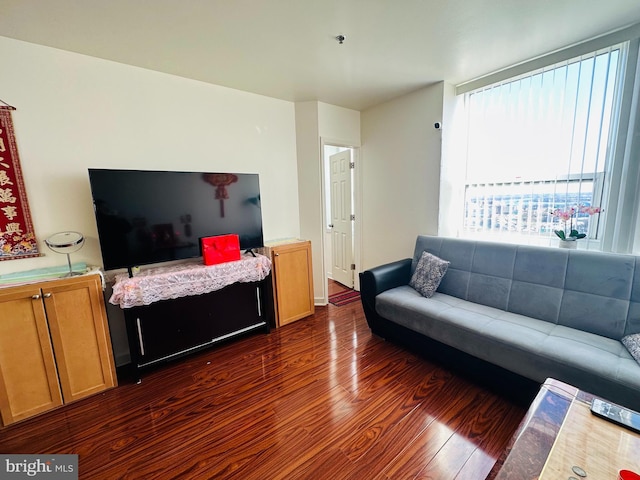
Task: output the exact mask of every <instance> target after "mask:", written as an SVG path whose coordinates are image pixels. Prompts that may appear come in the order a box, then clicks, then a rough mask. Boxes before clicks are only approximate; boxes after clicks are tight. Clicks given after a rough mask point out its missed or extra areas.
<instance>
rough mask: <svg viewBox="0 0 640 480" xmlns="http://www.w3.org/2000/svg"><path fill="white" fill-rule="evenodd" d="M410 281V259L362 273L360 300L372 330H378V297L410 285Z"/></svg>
mask: <svg viewBox="0 0 640 480" xmlns="http://www.w3.org/2000/svg"><path fill="white" fill-rule="evenodd" d="M410 279H411V259H410V258H405V259H403V260H398V261H395V262H392V263H387V264H385V265H380V266H378V267H374V268H371V269H369V270H365V271H364V272H361V273H360V298H361V300H362V308H363V309H364V314H365V317H366V318H367V323H368V324H369V328H371V330H373V331H375V330H376V328H375V327H376V323H377V319H378V318H379V317H378V314H377V313H376V295H378V294H380V293H382V292H384V291H386V290H389V289H391V288H395V287H399V286H401V285H408V284H409V280H410Z"/></svg>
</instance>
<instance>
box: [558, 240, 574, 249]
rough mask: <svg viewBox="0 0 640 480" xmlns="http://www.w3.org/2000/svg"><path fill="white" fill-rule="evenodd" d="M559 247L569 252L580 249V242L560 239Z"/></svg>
mask: <svg viewBox="0 0 640 480" xmlns="http://www.w3.org/2000/svg"><path fill="white" fill-rule="evenodd" d="M558 247H560V248H568V249H569V250H575V249H576V248H578V241H577V240H562V239H558Z"/></svg>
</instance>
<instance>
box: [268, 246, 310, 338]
mask: <svg viewBox="0 0 640 480" xmlns="http://www.w3.org/2000/svg"><path fill="white" fill-rule="evenodd" d="M265 250H266V251H267V252H268V255H269V256H270V257H271V262H272V268H271V271H272V279H273V296H274V310H275V316H276V325H277V326H279V327H281V326H283V325H286V324H288V323H291V322H295V321H296V320H300V319H301V318H304V317H308V316H309V315H313V313H314V311H315V306H314V301H313V270H312V266H311V242H310V241H302V240H298V241H287V242H284V243H282V244H272V245H268V246H267V247H266V249H265Z"/></svg>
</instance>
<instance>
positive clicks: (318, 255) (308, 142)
mask: <svg viewBox="0 0 640 480" xmlns="http://www.w3.org/2000/svg"><path fill="white" fill-rule="evenodd" d="M295 110H296V136H297V152H298V181H299V182H300V192H299V201H300V212H301V218H300V236H301V237H302V238H304V239H306V240H311V246H312V249H313V252H312V255H313V288H314V299H315V303H316V304H323V303H326V301H327V297H328V294H327V291H326V290H327V289H326V285H327V282H326V268H325V264H324V250H323V237H324V224H325V221H324V217H323V214H324V210H323V204H324V193H323V185H322V181H323V174H322V169H323V168H322V149H321V139H330V140H331V141H334V142H338V143H343V144H347V145H353V146H358V145H360V112H357V111H355V110H350V109H347V108H343V107H337V106H334V105H329V104H326V103H321V102H315V101H311V102H298V103H296V107H295Z"/></svg>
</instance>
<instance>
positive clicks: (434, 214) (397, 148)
mask: <svg viewBox="0 0 640 480" xmlns="http://www.w3.org/2000/svg"><path fill="white" fill-rule="evenodd" d="M443 96H444V84H443V83H442V82H440V83H438V84H435V85H432V86H428V87H425V88H422V89H420V90H418V91H416V92H413V93H410V94H407V95H404V96H402V97H400V98H397V99H394V100H391V101H389V102H386V103H384V104H381V105H378V106H375V107H372V108H370V109H368V110H366V111H364V112H363V113H362V159H361V161H362V209H363V215H362V216H363V221H362V226H363V231H362V247H363V248H362V265H361V270H364V269H367V268H371V267H374V266H376V265H380V264H382V263H387V262H391V261H394V260H399V259H401V258H407V257H411V256H413V249H414V246H415V241H416V236H417V235H419V234H430V235H436V234H437V233H438V198H439V188H440V155H441V143H442V138H441V133H442V131H441V130H436V129H435V128H434V123H435V122H437V121H440V122H441V121H443V118H442V116H443ZM444 128H446V125H444Z"/></svg>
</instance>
